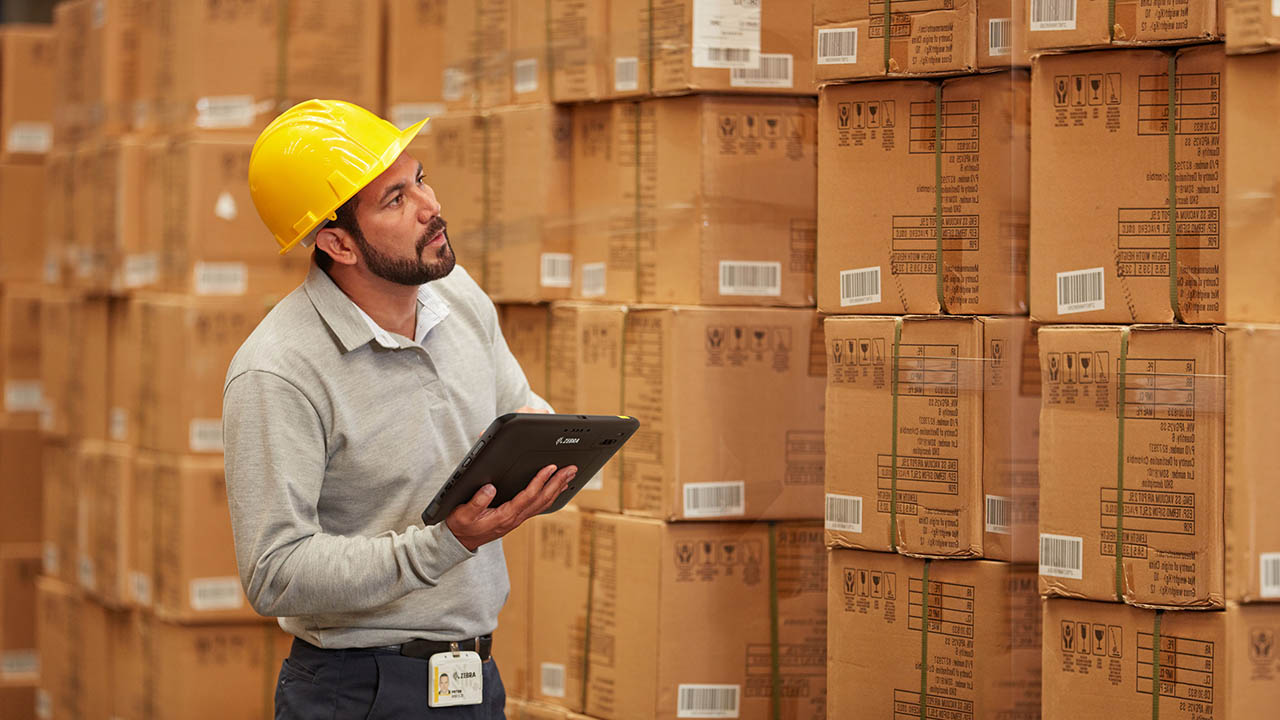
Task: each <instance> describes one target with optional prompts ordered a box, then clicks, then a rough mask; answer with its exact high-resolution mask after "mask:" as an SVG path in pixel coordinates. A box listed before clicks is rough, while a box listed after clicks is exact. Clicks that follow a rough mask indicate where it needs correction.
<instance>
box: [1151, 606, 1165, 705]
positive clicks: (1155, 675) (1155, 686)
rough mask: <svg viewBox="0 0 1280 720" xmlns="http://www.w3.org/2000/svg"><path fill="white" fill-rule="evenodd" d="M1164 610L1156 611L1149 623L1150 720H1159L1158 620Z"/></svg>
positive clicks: (1162, 617) (1161, 618) (1161, 617)
mask: <svg viewBox="0 0 1280 720" xmlns="http://www.w3.org/2000/svg"><path fill="white" fill-rule="evenodd" d="M1163 619H1164V611H1163V610H1157V611H1156V619H1155V620H1154V621H1152V623H1151V720H1160V621H1161V620H1163Z"/></svg>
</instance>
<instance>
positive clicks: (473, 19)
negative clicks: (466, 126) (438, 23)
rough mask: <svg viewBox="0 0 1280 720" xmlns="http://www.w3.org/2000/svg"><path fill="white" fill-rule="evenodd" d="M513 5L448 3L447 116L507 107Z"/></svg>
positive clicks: (488, 0)
mask: <svg viewBox="0 0 1280 720" xmlns="http://www.w3.org/2000/svg"><path fill="white" fill-rule="evenodd" d="M514 4H515V3H514V2H513V0H448V1H447V2H446V6H445V9H444V23H445V27H444V30H445V32H444V36H445V37H447V38H450V42H447V43H445V48H444V64H445V75H444V88H443V90H444V92H443V94H444V99H445V101H446V105H447V107H448V108H449V109H450V110H478V109H481V108H491V107H501V106H503V105H507V104H509V103H510V102H511V96H512V65H511V57H510V52H511V34H512V31H513V27H512V22H513V20H514V19H515V16H514V7H513V6H514Z"/></svg>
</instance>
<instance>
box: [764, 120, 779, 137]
mask: <svg viewBox="0 0 1280 720" xmlns="http://www.w3.org/2000/svg"><path fill="white" fill-rule="evenodd" d="M781 125H782V118H780V117H778V116H777V115H765V116H764V136H765V137H766V138H776V137H778V133H779V131H780V129H781Z"/></svg>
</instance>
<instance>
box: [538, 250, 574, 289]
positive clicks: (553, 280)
mask: <svg viewBox="0 0 1280 720" xmlns="http://www.w3.org/2000/svg"><path fill="white" fill-rule="evenodd" d="M540 279H541V282H542V287H552V288H567V287H571V286H572V285H573V256H572V255H570V254H568V253H542V273H541V278H540Z"/></svg>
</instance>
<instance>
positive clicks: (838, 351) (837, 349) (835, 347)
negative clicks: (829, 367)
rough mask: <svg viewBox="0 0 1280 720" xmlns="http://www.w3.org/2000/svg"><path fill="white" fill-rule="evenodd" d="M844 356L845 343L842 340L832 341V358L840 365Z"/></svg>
mask: <svg viewBox="0 0 1280 720" xmlns="http://www.w3.org/2000/svg"><path fill="white" fill-rule="evenodd" d="M843 357H844V343H843V342H842V341H840V340H832V341H831V359H832V360H834V361H835V363H836V364H837V365H839V364H840V363H841V361H842V358H843Z"/></svg>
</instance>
